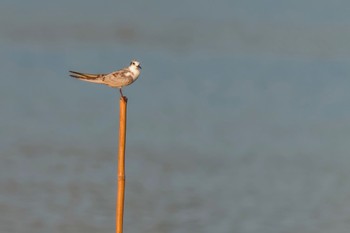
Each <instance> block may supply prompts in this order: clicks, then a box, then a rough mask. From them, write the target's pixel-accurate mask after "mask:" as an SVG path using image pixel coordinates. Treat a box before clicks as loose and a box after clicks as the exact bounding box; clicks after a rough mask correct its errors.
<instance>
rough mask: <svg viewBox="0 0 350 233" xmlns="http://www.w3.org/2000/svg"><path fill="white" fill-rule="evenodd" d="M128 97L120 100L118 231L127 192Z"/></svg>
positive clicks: (120, 228) (121, 227) (120, 225)
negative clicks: (126, 141)
mask: <svg viewBox="0 0 350 233" xmlns="http://www.w3.org/2000/svg"><path fill="white" fill-rule="evenodd" d="M127 101H128V100H127V98H126V97H121V98H120V101H119V107H120V113H119V148H118V189H117V202H116V221H115V230H116V233H123V215H124V193H125V191H124V190H125V136H126V106H127Z"/></svg>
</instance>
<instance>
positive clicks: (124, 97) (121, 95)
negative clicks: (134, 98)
mask: <svg viewBox="0 0 350 233" xmlns="http://www.w3.org/2000/svg"><path fill="white" fill-rule="evenodd" d="M119 92H120V97H121V98H122V99H124V100H125V101H128V98H126V96H124V95H123V92H122V89H121V88H119Z"/></svg>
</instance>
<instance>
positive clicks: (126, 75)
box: [102, 69, 134, 87]
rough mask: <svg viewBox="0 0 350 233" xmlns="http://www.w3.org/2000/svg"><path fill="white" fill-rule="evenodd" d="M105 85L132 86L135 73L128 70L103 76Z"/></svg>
mask: <svg viewBox="0 0 350 233" xmlns="http://www.w3.org/2000/svg"><path fill="white" fill-rule="evenodd" d="M102 79H103V81H104V83H105V84H107V85H108V86H111V87H123V86H127V85H129V84H131V83H132V82H133V81H134V80H133V73H132V72H130V71H129V70H127V69H122V70H118V71H115V72H112V73H110V74H107V75H104V76H103V78H102Z"/></svg>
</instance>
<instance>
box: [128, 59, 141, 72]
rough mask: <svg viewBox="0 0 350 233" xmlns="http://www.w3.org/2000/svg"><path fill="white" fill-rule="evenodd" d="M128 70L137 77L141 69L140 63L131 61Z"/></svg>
mask: <svg viewBox="0 0 350 233" xmlns="http://www.w3.org/2000/svg"><path fill="white" fill-rule="evenodd" d="M129 69H130V71H131V72H133V73H134V74H135V75H136V76H138V75H139V74H140V70H141V69H142V68H141V66H140V62H138V61H137V60H132V61H131V62H130V66H129Z"/></svg>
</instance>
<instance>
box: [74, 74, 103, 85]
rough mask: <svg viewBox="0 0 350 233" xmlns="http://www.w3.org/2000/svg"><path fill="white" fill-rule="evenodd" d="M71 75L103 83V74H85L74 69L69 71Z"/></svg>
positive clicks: (87, 80)
mask: <svg viewBox="0 0 350 233" xmlns="http://www.w3.org/2000/svg"><path fill="white" fill-rule="evenodd" d="M69 72H70V75H69V76H71V77H73V78H77V79H80V80H83V81H86V82H92V83H103V76H104V74H86V73H80V72H76V71H69Z"/></svg>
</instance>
